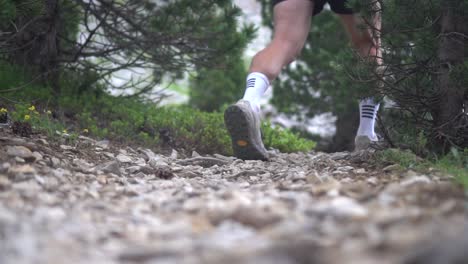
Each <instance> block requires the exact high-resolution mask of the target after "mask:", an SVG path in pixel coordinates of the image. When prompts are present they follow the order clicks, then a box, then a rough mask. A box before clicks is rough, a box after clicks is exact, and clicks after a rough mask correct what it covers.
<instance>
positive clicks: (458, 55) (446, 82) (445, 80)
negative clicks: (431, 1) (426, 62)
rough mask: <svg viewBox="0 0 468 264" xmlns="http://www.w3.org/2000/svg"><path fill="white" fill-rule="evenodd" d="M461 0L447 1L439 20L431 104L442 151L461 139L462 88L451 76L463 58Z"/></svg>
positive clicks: (464, 21) (467, 22) (464, 24)
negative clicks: (434, 92)
mask: <svg viewBox="0 0 468 264" xmlns="http://www.w3.org/2000/svg"><path fill="white" fill-rule="evenodd" d="M461 2H462V1H460V0H447V1H445V3H444V7H443V10H442V17H441V34H440V43H439V50H438V57H439V62H440V67H439V71H438V74H437V75H436V85H437V88H438V91H439V94H438V98H437V100H436V101H437V103H436V104H435V105H434V107H435V108H434V112H433V114H434V125H435V133H436V134H435V141H436V142H435V143H436V144H438V146H437V148H438V149H439V150H441V151H443V152H445V151H447V150H448V149H449V148H450V146H452V145H458V144H457V142H458V141H459V140H460V128H459V125H460V122H461V121H462V119H463V118H464V114H463V103H464V102H463V101H464V98H463V97H464V87H463V84H462V83H461V82H460V81H459V80H455V79H454V77H453V70H454V69H455V68H456V67H457V66H459V65H462V63H463V61H464V59H465V58H466V53H467V50H466V45H467V44H466V43H467V39H466V36H467V34H468V30H467V25H468V20H467V18H466V16H463V14H462V12H466V11H463V10H460V9H458V8H457V6H461V5H460V3H461Z"/></svg>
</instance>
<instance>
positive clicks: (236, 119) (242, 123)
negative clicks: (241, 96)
mask: <svg viewBox="0 0 468 264" xmlns="http://www.w3.org/2000/svg"><path fill="white" fill-rule="evenodd" d="M248 119H249V118H248V113H246V112H244V110H242V108H240V107H239V106H237V105H231V106H229V107H228V108H227V109H226V111H225V112H224V123H225V125H226V128H227V130H228V132H229V135H230V136H231V141H232V150H233V151H234V155H235V156H236V157H237V158H240V159H243V160H268V157H267V156H266V155H265V154H264V153H263V152H262V151H261V149H262V147H261V146H259V143H257V142H255V140H254V139H253V138H252V135H254V133H255V132H254V131H249V130H251V129H253V128H250V126H249V120H248Z"/></svg>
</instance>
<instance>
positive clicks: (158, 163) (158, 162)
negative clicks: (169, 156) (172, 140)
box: [148, 158, 169, 168]
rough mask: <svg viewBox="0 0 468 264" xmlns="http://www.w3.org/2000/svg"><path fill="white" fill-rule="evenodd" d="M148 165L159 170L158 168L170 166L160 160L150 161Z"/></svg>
mask: <svg viewBox="0 0 468 264" xmlns="http://www.w3.org/2000/svg"><path fill="white" fill-rule="evenodd" d="M148 165H150V166H151V167H153V168H158V167H161V166H169V164H167V162H165V161H163V160H162V159H159V158H156V159H155V158H153V159H150V160H149V161H148Z"/></svg>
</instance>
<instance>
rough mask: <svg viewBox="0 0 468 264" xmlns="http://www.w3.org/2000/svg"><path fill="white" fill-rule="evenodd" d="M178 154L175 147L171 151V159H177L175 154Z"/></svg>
mask: <svg viewBox="0 0 468 264" xmlns="http://www.w3.org/2000/svg"><path fill="white" fill-rule="evenodd" d="M178 155H179V153H178V152H177V150H175V149H172V152H171V159H177V156H178Z"/></svg>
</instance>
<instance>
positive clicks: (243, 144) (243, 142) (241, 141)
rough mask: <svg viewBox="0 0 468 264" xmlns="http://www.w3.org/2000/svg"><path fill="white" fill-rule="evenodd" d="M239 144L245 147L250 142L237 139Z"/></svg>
mask: <svg viewBox="0 0 468 264" xmlns="http://www.w3.org/2000/svg"><path fill="white" fill-rule="evenodd" d="M236 143H237V145H238V146H241V147H245V146H247V145H248V144H249V142H247V141H245V140H237V142H236Z"/></svg>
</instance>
